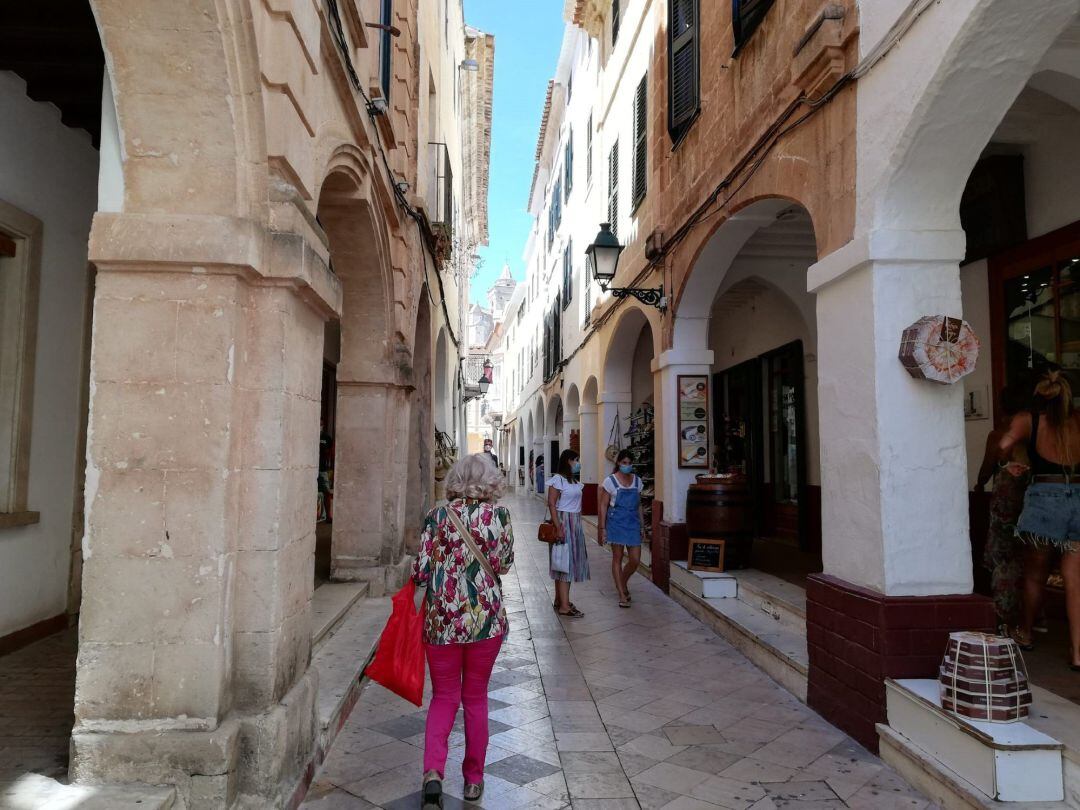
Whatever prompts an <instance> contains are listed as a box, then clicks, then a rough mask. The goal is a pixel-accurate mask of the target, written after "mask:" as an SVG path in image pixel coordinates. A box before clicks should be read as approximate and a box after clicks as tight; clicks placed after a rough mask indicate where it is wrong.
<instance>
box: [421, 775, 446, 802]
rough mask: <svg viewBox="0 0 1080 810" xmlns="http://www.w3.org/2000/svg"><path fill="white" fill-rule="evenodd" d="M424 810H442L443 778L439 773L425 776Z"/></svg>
mask: <svg viewBox="0 0 1080 810" xmlns="http://www.w3.org/2000/svg"><path fill="white" fill-rule="evenodd" d="M423 795H424V799H423V810H442V806H443V800H442V777H441V776H439V772H438V771H428V772H427V773H425V774H424V790H423Z"/></svg>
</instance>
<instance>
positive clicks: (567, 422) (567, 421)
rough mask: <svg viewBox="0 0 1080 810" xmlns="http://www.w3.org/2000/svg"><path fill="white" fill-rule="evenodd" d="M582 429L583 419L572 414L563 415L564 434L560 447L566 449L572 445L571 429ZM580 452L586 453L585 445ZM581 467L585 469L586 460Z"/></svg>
mask: <svg viewBox="0 0 1080 810" xmlns="http://www.w3.org/2000/svg"><path fill="white" fill-rule="evenodd" d="M580 429H581V421H580V420H579V419H577V418H575V417H574V416H571V414H565V415H564V416H563V430H562V436H561V437H560V438H559V445H560V449H562V450H566V449H567V448H568V447H570V431H572V430H578V431H580ZM580 452H581V453H582V455H584V453H585V449H584V447H583V448H582V449H581V451H580ZM581 469H583V470H584V469H585V462H584V461H582V462H581Z"/></svg>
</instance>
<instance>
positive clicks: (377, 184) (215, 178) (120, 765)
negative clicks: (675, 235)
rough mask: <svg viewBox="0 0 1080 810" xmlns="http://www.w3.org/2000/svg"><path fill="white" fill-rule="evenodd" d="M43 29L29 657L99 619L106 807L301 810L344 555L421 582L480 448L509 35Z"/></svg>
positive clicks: (12, 570)
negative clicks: (471, 456)
mask: <svg viewBox="0 0 1080 810" xmlns="http://www.w3.org/2000/svg"><path fill="white" fill-rule="evenodd" d="M12 14H15V15H16V16H17V17H18V19H15V18H6V19H5V26H4V31H3V32H2V33H0V39H2V40H3V48H2V50H3V53H4V55H3V56H2V57H0V107H2V108H3V110H4V114H3V115H0V122H2V123H0V139H2V146H3V151H4V158H5V159H4V166H5V168H4V170H3V171H2V172H0V269H2V272H0V285H3V286H2V288H0V300H2V302H3V303H2V314H0V330H2V336H0V368H2V370H3V373H2V374H0V415H2V419H0V469H2V470H3V478H2V479H0V653H3V652H7V651H10V650H13V649H17V648H19V647H21V646H23V645H25V644H26V643H28V642H30V641H32V640H34V639H36V638H40V637H42V636H43V635H46V634H48V633H51V632H54V631H57V630H60V629H62V628H64V627H67V626H69V625H72V624H75V623H77V625H78V661H77V683H76V688H75V700H74V730H73V732H72V735H71V751H72V761H71V776H72V779H73V780H74V781H76V782H79V783H85V784H101V783H126V782H141V783H149V784H157V785H162V784H163V785H172V786H175V788H176V791H177V797H178V802H179V804H178V806H181V807H200V808H202V807H207V808H209V807H232V806H245V807H248V806H250V807H259V808H263V807H284V806H292V805H293V804H295V802H296V801H297V800H298V797H299V796H302V794H303V791H304V789H305V787H306V782H305V779H307V778H310V775H311V772H312V768H313V763H314V762H315V760H316V758H317V757H318V756H320V755H321V754H320V752H319V751H318V750H317V746H316V736H317V727H316V721H315V704H316V701H317V699H318V693H319V684H318V682H317V678H316V677H315V676H314V674H313V671H312V669H311V667H310V660H311V633H312V631H311V624H312V617H311V600H312V593H313V587H314V584H315V583H316V577H315V576H314V575H313V560H315V559H316V557H317V556H318V555H317V554H316V548H317V539H316V538H317V536H319V537H322V536H323V535H325V537H326V539H327V541H328V548H327V549H326V560H325V564H326V576H328V577H329V578H331V579H333V580H337V581H350V580H351V581H360V582H365V583H367V585H368V592H369V593H370V594H371V595H381V594H383V593H385V592H386V591H388V590H390V591H392V590H393V589H395V588H397V587H398V586H399V585H400V583H401V582H402V580H403V578H404V576H405V572H406V571H407V569H408V565H409V556H408V555H409V548H410V547H411V544H413V543H415V542H416V535H417V531H416V529H417V527H418V526H419V522H420V520H421V519H422V516H423V514H424V512H425V510H426V509H427V508H428V507H429V506H430V504H431V503H432V501H433V498H434V488H433V473H432V457H433V455H434V448H435V444H436V431H443V432H445V433H447V434H449V436H450V437H451V440H452V442H453V443H455V444H456V443H458V442H463V441H464V436H463V432H464V421H465V419H464V407H463V404H462V402H461V394H462V375H461V358H462V356H463V355H464V353H465V350H466V344H465V341H466V338H465V332H466V325H465V319H464V316H463V313H464V307H465V302H466V301H467V300H468V279H469V277H470V276H471V262H472V261H473V258H472V257H473V255H474V252H475V246H476V245H477V244H483V243H485V242H486V240H487V215H486V205H487V202H486V199H487V165H488V157H489V155H490V132H491V130H490V121H491V98H492V96H491V92H492V76H493V69H494V62H493V58H494V40H493V38H492V37H491V36H489V35H487V34H484V33H483V32H480V31H477V30H475V29H471V28H467V27H466V26H465V24H464V20H463V16H462V15H463V11H462V4H461V2H459V1H458V2H452V3H442V2H436V0H327V1H326V2H318V3H266V4H258V3H248V2H246V1H243V0H238V1H237V2H233V0H228V2H222V3H179V4H178V3H162V2H149V3H148V2H97V0H90V2H84V3H64V4H58V3H43V4H31V5H29V6H26V7H25V8H23V9H21V10H17V11H16V10H13V11H12ZM9 22H10V23H11V24H10V25H9V24H8V23H9ZM58 42H62V43H63V45H62V46H59V45H55V43H58ZM57 47H59V48H60V50H61V51H62V52H63V53H64V54H65V56H64V57H63V58H61V59H60V60H59V62H57V61H56V60H52V61H50V60H48V59H47V58H46V56H45V55H46V54H48V53H51V52H53V51H55V50H56V48H57ZM463 181H464V182H463ZM317 478H318V480H319V482H320V483H319V486H318V487H316V479H317ZM331 504H332V507H331ZM331 515H332V516H331ZM324 524H325V525H324ZM316 567H317V566H316ZM27 699H28V700H31V699H32V696H30V695H28V696H27ZM65 748H66V746H65Z"/></svg>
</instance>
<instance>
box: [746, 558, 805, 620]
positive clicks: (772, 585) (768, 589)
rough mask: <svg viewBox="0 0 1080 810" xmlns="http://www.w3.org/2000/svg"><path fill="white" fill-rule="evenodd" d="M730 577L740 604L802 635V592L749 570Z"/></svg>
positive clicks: (780, 580)
mask: <svg viewBox="0 0 1080 810" xmlns="http://www.w3.org/2000/svg"><path fill="white" fill-rule="evenodd" d="M731 575H732V576H733V577H735V579H736V581H737V582H738V583H739V595H738V598H739V599H740V600H741V601H743V602H746V603H747V604H748V605H752V606H753V607H756V608H757V609H758V610H760V611H762V612H763V613H766V614H768V615H769V616H771V617H772V618H773V619H775V620H776V621H779V622H781V623H783V624H785V625H787V626H788V627H791V628H792V629H794V630H797V631H802V632H805V627H806V588H803V587H800V586H798V585H795V584H793V583H791V582H788V581H787V580H784V579H780V577H776V576H773V575H772V574H767V573H765V572H764V571H757V570H755V569H753V568H746V569H742V570H738V571H732V572H731Z"/></svg>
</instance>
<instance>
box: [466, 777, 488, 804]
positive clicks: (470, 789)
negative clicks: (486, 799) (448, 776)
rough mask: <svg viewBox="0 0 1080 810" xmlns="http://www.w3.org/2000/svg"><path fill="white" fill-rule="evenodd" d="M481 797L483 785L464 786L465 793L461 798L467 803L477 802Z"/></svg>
mask: <svg viewBox="0 0 1080 810" xmlns="http://www.w3.org/2000/svg"><path fill="white" fill-rule="evenodd" d="M483 795H484V783H483V782H480V783H479V784H477V785H465V793H464V795H463V796H462V798H463V799H464V800H465V801H467V802H478V801H480V797H481V796H483Z"/></svg>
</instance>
